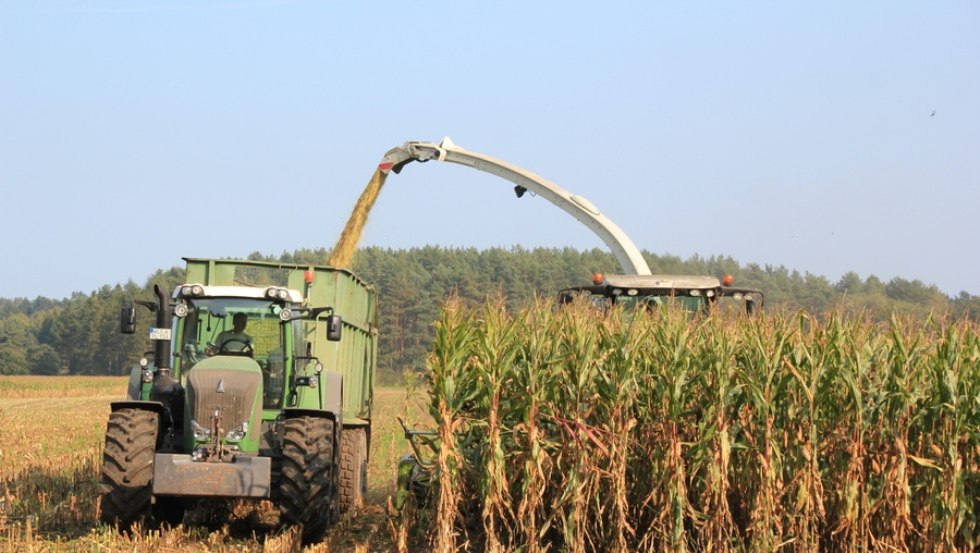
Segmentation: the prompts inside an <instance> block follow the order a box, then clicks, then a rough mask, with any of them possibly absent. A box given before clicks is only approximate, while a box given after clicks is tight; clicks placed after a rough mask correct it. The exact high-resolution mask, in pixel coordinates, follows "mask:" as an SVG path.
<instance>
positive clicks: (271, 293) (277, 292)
mask: <svg viewBox="0 0 980 553" xmlns="http://www.w3.org/2000/svg"><path fill="white" fill-rule="evenodd" d="M265 296H266V297H267V298H269V299H273V300H285V299H288V298H289V291H288V290H286V289H285V288H276V287H275V286H271V287H269V288H268V289H266V291H265Z"/></svg>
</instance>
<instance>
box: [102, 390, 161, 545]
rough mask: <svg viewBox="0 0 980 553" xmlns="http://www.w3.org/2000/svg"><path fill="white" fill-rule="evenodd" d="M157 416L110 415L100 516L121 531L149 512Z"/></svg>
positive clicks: (129, 412)
mask: <svg viewBox="0 0 980 553" xmlns="http://www.w3.org/2000/svg"><path fill="white" fill-rule="evenodd" d="M157 427H158V417H157V414H156V413H153V412H151V411H144V410H141V409H120V410H118V411H115V412H113V413H111V414H110V415H109V423H108V424H107V426H106V432H105V451H104V452H103V454H102V473H101V477H100V480H101V487H102V514H101V519H102V521H103V522H105V523H108V524H118V525H119V529H120V530H127V529H129V527H130V525H131V524H133V523H134V522H137V521H142V520H143V519H144V518H146V516H147V515H148V514H149V513H150V501H151V499H152V497H153V482H152V480H153V456H154V455H155V453H156V443H157Z"/></svg>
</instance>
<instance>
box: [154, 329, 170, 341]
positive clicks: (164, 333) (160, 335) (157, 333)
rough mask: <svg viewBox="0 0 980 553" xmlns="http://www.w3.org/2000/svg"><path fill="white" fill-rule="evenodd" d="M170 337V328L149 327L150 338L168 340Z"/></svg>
mask: <svg viewBox="0 0 980 553" xmlns="http://www.w3.org/2000/svg"><path fill="white" fill-rule="evenodd" d="M169 339H170V329H169V328H153V327H152V326H151V327H150V340H169Z"/></svg>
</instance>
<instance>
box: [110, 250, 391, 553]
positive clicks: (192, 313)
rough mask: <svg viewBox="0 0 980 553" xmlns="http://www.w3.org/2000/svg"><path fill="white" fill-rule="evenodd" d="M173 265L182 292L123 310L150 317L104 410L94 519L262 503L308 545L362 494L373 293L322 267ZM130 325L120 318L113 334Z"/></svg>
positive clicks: (173, 515) (126, 316)
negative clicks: (146, 345)
mask: <svg viewBox="0 0 980 553" xmlns="http://www.w3.org/2000/svg"><path fill="white" fill-rule="evenodd" d="M186 261H187V281H188V283H187V284H182V285H179V286H177V287H176V289H175V290H174V291H173V293H172V294H170V295H167V294H165V293H164V292H163V291H162V290H160V288H159V287H157V288H156V295H157V301H156V302H146V301H139V302H137V303H138V304H140V305H143V306H145V307H148V308H149V309H150V310H151V311H153V312H154V313H155V315H156V322H155V325H154V326H152V327H151V328H150V339H151V340H152V341H153V343H154V350H153V356H152V357H153V360H152V363H151V362H150V361H149V360H148V359H146V358H144V359H143V360H141V362H140V366H139V367H134V369H133V371H132V373H131V375H130V381H129V388H128V394H127V395H128V397H127V399H126V400H125V401H119V402H114V403H113V404H112V414H111V415H110V418H109V423H108V427H107V431H106V450H105V456H104V462H103V467H102V490H103V501H102V508H103V511H102V518H103V520H105V521H106V522H109V523H117V524H120V525H121V526H123V527H126V526H128V525H129V524H130V523H132V522H135V521H137V520H143V519H146V518H153V519H157V520H162V521H168V522H177V521H179V520H180V519H181V518H182V517H183V513H184V510H185V509H186V507H188V506H189V505H191V504H192V502H193V500H195V499H198V498H208V497H211V498H214V497H225V498H268V499H272V500H273V501H275V502H276V503H277V504H278V506H279V508H280V511H281V517H282V520H283V522H284V523H287V524H289V523H292V524H302V525H303V528H304V530H303V535H304V538H305V539H306V540H307V541H311V540H315V539H318V538H319V537H320V536H322V535H323V533H324V532H325V531H326V529H327V527H328V526H329V525H330V523H332V522H333V521H334V520H335V518H336V515H337V514H338V513H339V512H341V511H344V510H346V509H348V508H350V507H352V506H355V505H357V504H359V503H360V502H361V501H362V498H363V495H364V491H365V490H366V472H367V456H368V440H369V437H370V429H371V401H372V396H373V380H374V369H375V360H376V356H377V326H376V320H377V315H376V305H375V295H374V291H373V290H372V289H371V288H370V287H368V286H367V285H365V284H364V283H363V282H361V281H360V280H359V279H358V278H357V277H356V276H355V275H353V274H352V273H350V272H348V271H346V270H343V269H336V268H332V267H319V266H300V265H285V264H279V263H266V262H258V261H229V260H209V259H187V260H186ZM242 282H248V283H252V284H248V285H245V284H242ZM258 283H261V284H258ZM340 313H343V314H344V315H343V316H341V314H340ZM135 318H136V308H134V307H127V308H124V309H123V311H122V316H121V330H122V331H123V332H124V333H132V332H133V331H134V330H135V326H136V325H135Z"/></svg>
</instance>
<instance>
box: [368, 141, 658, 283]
mask: <svg viewBox="0 0 980 553" xmlns="http://www.w3.org/2000/svg"><path fill="white" fill-rule="evenodd" d="M430 159H437V160H439V161H445V162H448V163H456V164H459V165H465V166H467V167H470V168H473V169H477V170H480V171H484V172H487V173H490V174H491V175H496V176H498V177H500V178H502V179H505V180H508V181H510V182H511V183H512V184H513V185H514V193H515V194H516V195H517V197H518V198H520V197H522V196H524V194H525V193H526V192H531V193H532V194H534V195H535V196H538V197H541V198H544V199H545V200H547V201H549V202H551V203H552V204H554V205H556V206H558V207H559V208H561V209H562V210H564V211H565V212H566V213H568V214H569V215H571V216H572V217H575V219H577V220H578V221H579V222H580V223H582V224H584V225H585V226H587V227H589V229H590V230H591V231H592V232H594V233H596V235H598V236H599V238H601V239H602V241H603V242H605V243H606V245H607V246H609V249H610V250H612V252H613V255H615V256H616V260H617V261H619V264H620V266H621V267H622V268H623V272H624V273H627V274H635V275H649V274H650V268H649V267H648V266H647V262H646V260H644V259H643V255H642V254H641V253H640V250H639V249H638V248H637V247H636V246H635V245H634V244H633V241H632V240H630V239H629V237H628V236H627V235H626V233H625V232H623V231H622V229H620V228H619V227H618V226H616V224H615V223H613V222H612V221H611V220H609V219H608V218H607V217H605V216H604V215H603V214H602V213H600V212H599V209H598V208H597V207H596V206H595V205H594V204H593V203H592V202H590V201H588V200H587V199H585V198H583V197H582V196H577V195H574V194H572V193H570V192H568V191H567V190H565V189H563V188H561V187H560V186H558V185H557V184H555V183H553V182H551V181H549V180H547V179H545V178H543V177H540V176H538V175H535V174H534V173H531V172H530V171H525V170H524V169H521V168H520V167H517V166H516V165H512V164H510V163H507V162H505V161H501V160H499V159H495V158H492V157H490V156H486V155H483V154H478V153H476V152H470V151H467V150H464V149H463V148H460V147H459V146H457V145H455V144H453V141H452V140H450V139H449V137H448V136H447V137H446V138H443V139H442V142H440V143H439V144H433V143H431V142H418V141H411V142H406V143H404V144H402V145H401V146H398V147H397V148H392V149H390V150H388V152H387V153H385V156H384V158H382V160H381V163H379V164H378V170H379V171H381V172H382V173H385V174H388V173H389V172H394V173H395V174H398V173H400V172H401V170H402V168H403V167H405V165H407V164H408V163H410V162H412V161H421V162H425V161H429V160H430Z"/></svg>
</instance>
